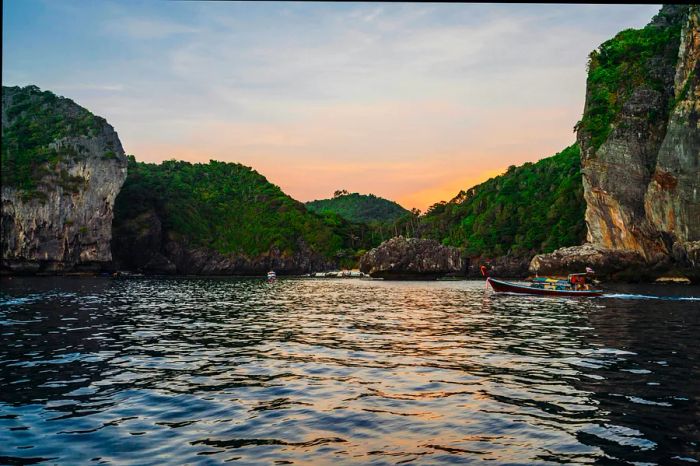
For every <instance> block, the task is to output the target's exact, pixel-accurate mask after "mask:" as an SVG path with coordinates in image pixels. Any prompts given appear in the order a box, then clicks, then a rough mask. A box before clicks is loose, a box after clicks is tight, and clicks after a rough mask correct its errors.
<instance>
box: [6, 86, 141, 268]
mask: <svg viewBox="0 0 700 466" xmlns="http://www.w3.org/2000/svg"><path fill="white" fill-rule="evenodd" d="M2 139H3V143H2V270H3V271H4V272H10V273H57V272H70V271H96V270H99V269H100V268H101V267H102V266H103V265H105V264H107V263H109V262H110V261H111V259H112V255H111V252H110V240H111V237H112V217H113V205H114V199H115V198H116V196H117V193H118V192H119V190H120V188H121V186H122V183H123V182H124V179H125V178H126V169H127V168H126V167H127V160H126V157H125V155H124V149H123V148H122V145H121V142H120V141H119V137H118V136H117V133H116V132H115V131H114V128H112V126H110V125H109V124H108V123H107V122H106V121H105V120H104V119H103V118H100V117H97V116H95V115H93V114H92V113H90V112H89V111H88V110H86V109H84V108H82V107H80V106H79V105H77V104H76V103H74V102H73V101H72V100H70V99H66V98H63V97H58V96H56V95H54V94H52V93H51V92H48V91H43V92H42V91H41V90H40V89H39V88H37V87H36V86H27V87H24V88H20V87H5V86H3V88H2Z"/></svg>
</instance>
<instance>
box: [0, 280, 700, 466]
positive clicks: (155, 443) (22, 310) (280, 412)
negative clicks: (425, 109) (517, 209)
mask: <svg viewBox="0 0 700 466" xmlns="http://www.w3.org/2000/svg"><path fill="white" fill-rule="evenodd" d="M614 293H615V294H613V295H612V296H611V297H607V298H594V299H592V298H582V299H559V298H543V297H527V296H515V295H494V294H493V293H492V292H490V291H487V290H485V288H484V283H483V282H476V281H438V282H383V281H375V280H359V279H343V280H332V279H280V280H278V281H277V282H275V283H272V284H268V283H266V282H265V281H264V280H261V279H233V278H178V279H175V278H173V279H155V278H144V279H129V280H126V279H123V280H117V279H110V278H17V277H15V278H12V279H7V278H3V279H2V281H1V292H0V464H31V463H45V464H68V465H78V464H139V465H146V464H220V463H225V462H231V463H232V464H449V463H460V464H461V463H472V464H481V463H488V464H561V463H564V464H593V463H596V464H684V465H689V464H696V463H697V462H698V461H700V289H699V288H698V287H689V286H626V287H617V288H616V289H615V292H614Z"/></svg>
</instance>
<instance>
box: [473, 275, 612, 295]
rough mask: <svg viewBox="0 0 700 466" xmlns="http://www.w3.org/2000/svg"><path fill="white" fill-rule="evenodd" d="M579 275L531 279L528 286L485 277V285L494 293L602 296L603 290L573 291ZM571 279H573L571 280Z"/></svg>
mask: <svg viewBox="0 0 700 466" xmlns="http://www.w3.org/2000/svg"><path fill="white" fill-rule="evenodd" d="M581 275H585V274H572V275H569V278H568V279H559V278H550V277H538V278H535V279H533V280H532V281H531V282H530V284H529V285H520V284H517V283H511V282H506V281H503V280H497V279H495V278H491V277H487V278H486V283H487V284H489V285H491V288H493V291H495V292H496V293H522V294H534V295H543V296H602V295H603V294H604V293H605V292H604V291H603V290H595V289H575V288H574V287H573V286H572V284H573V283H576V280H578V279H579V277H580V276H581ZM572 277H573V279H572Z"/></svg>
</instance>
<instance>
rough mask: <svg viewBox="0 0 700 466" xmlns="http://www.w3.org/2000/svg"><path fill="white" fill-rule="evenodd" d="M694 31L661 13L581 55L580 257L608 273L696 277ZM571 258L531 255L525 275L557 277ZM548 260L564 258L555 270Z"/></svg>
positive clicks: (699, 209) (670, 12)
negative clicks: (594, 260)
mask: <svg viewBox="0 0 700 466" xmlns="http://www.w3.org/2000/svg"><path fill="white" fill-rule="evenodd" d="M698 28H699V23H698V7H697V6H695V5H693V6H687V5H683V6H679V5H667V6H664V7H663V8H662V9H661V11H660V12H659V14H658V15H657V16H656V17H655V18H654V19H653V20H652V21H651V23H650V24H649V25H648V26H646V27H645V28H644V29H641V30H627V31H623V32H621V33H620V34H618V35H617V36H616V37H615V38H614V39H612V40H610V41H608V42H606V43H604V44H603V45H601V47H600V48H599V49H598V50H596V51H594V52H593V53H592V54H591V58H590V63H589V76H588V82H587V91H586V104H585V108H584V114H583V117H582V119H581V121H580V122H579V123H578V124H577V128H576V129H577V139H578V143H579V146H580V148H581V165H582V175H583V187H584V198H585V201H586V214H585V217H586V224H587V230H588V233H587V241H588V242H589V243H590V245H589V246H586V248H587V249H586V250H584V249H581V250H580V253H581V254H580V255H581V257H583V256H587V255H589V253H590V249H591V248H594V249H596V250H597V251H599V252H600V253H601V254H605V255H608V256H609V257H613V258H614V257H616V258H617V259H618V260H617V263H616V265H614V264H608V265H607V266H606V269H607V270H609V271H610V274H612V275H614V274H615V273H618V272H621V271H623V270H625V269H626V268H628V267H638V268H639V270H642V269H644V270H645V271H646V272H647V273H648V272H649V271H653V273H652V274H651V275H654V274H656V275H658V274H662V273H665V272H666V271H669V270H675V271H677V272H682V273H684V274H686V275H688V276H690V277H691V278H693V277H694V276H697V275H698V267H699V266H700V262H698V250H700V247H699V244H700V243H698V241H700V193H698V191H699V190H700V132H699V129H700V127H699V126H698V115H699V112H700V86H699V83H700V75H699V70H700V68H699V67H700V62H699V61H698V55H699V54H700V36H699V34H700V33H699V29H698ZM577 255H579V253H578V252H577V250H576V249H575V248H573V249H572V248H567V249H566V250H565V251H564V250H562V251H558V252H557V254H555V255H551V256H544V257H535V259H533V262H532V264H531V271H533V272H540V273H546V272H564V271H565V270H563V269H564V268H565V266H566V264H569V263H574V262H576V261H577V258H576V257H577ZM557 257H566V258H567V259H566V260H564V261H563V262H560V266H559V267H558V266H557V265H556V264H557V260H556V258H557ZM631 258H634V259H631ZM544 264H546V267H545V266H544ZM545 269H546V270H545Z"/></svg>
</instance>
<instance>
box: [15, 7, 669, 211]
mask: <svg viewBox="0 0 700 466" xmlns="http://www.w3.org/2000/svg"><path fill="white" fill-rule="evenodd" d="M659 8H660V6H658V5H555V4H546V5H543V4H524V5H522V4H521V5H519V4H454V3H453V4H441V3H423V4H422V3H332V2H329V3H321V2H319V3H316V2H313V3H311V2H309V3H305V2H279V3H277V2H269V3H261V4H256V3H247V2H204V1H203V2H189V1H176V2H164V1H106V0H94V1H88V0H83V1H73V0H61V1H55V0H5V1H4V2H3V46H2V54H3V61H2V83H3V85H12V86H14V85H21V86H24V85H28V84H34V85H37V86H39V87H40V88H42V89H47V90H50V91H53V92H55V93H57V94H59V95H63V96H65V97H69V98H71V99H73V100H74V101H75V102H77V103H78V104H80V105H82V106H84V107H86V108H87V109H89V110H90V111H92V112H93V113H95V114H97V115H100V116H103V117H105V118H106V119H107V121H108V122H109V123H110V124H112V125H113V126H114V127H115V129H116V130H117V132H118V134H119V137H120V139H121V141H122V145H123V146H124V149H125V151H126V152H127V153H128V154H133V155H135V156H136V159H137V160H140V161H146V162H160V161H162V160H167V159H173V158H174V159H181V160H188V161H191V162H208V161H209V160H210V159H214V160H221V161H227V162H238V163H242V164H244V165H247V166H251V167H253V168H254V169H255V170H257V171H258V172H260V173H261V174H263V175H264V176H265V177H266V178H267V179H268V180H269V181H271V182H273V183H275V184H276V185H278V186H280V187H281V188H282V189H283V190H284V191H285V192H286V193H287V194H289V195H291V196H292V197H294V198H295V199H298V200H300V201H309V200H313V199H322V198H327V197H331V196H332V193H333V192H334V191H335V190H337V189H346V190H348V191H350V192H360V193H373V194H375V195H378V196H382V197H386V198H389V199H392V200H395V201H397V202H399V203H400V204H402V205H403V206H404V207H406V208H413V207H416V208H419V209H421V210H425V209H426V207H428V206H430V205H432V204H433V203H435V202H438V201H441V200H449V199H451V198H452V197H454V196H455V195H456V194H457V193H458V192H459V191H460V190H461V189H467V188H469V187H471V186H473V185H475V184H477V183H480V182H482V181H485V180H486V179H488V178H490V177H493V176H496V175H498V174H500V173H502V172H504V171H505V170H506V169H507V167H508V166H510V165H520V164H522V163H524V162H528V161H531V162H534V161H537V160H539V159H541V158H543V157H548V156H550V155H554V154H555V153H557V152H559V151H560V150H561V149H563V148H565V147H566V146H568V145H570V144H572V143H573V142H574V141H575V135H574V133H573V126H574V125H575V124H576V122H577V121H578V120H579V119H580V117H581V113H582V110H583V104H584V98H585V82H586V62H587V57H588V54H589V53H590V52H591V51H592V50H594V49H595V48H597V47H598V46H599V45H600V44H601V43H602V42H604V41H605V40H607V39H609V38H611V37H613V36H614V35H615V34H616V33H617V32H619V31H621V30H623V29H627V28H639V27H643V26H644V25H645V24H646V23H648V22H649V20H650V19H651V18H652V16H653V15H654V14H655V13H656V12H657V11H658V10H659Z"/></svg>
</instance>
